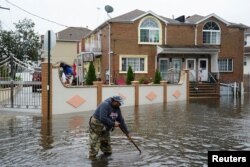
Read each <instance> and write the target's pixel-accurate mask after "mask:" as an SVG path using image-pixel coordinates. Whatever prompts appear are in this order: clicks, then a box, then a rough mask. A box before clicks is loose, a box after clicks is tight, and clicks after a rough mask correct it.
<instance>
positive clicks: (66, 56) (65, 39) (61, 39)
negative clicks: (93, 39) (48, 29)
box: [51, 27, 91, 65]
mask: <svg viewBox="0 0 250 167" xmlns="http://www.w3.org/2000/svg"><path fill="white" fill-rule="evenodd" d="M90 32H91V30H89V29H88V28H83V27H68V28H66V29H64V30H62V31H59V32H57V33H56V45H55V47H54V48H53V50H52V52H51V55H52V56H51V61H52V63H56V62H58V61H64V62H66V63H68V64H69V65H72V64H73V62H74V59H75V58H76V56H77V51H78V49H77V48H76V45H77V44H78V43H79V42H80V41H81V39H82V38H83V37H84V36H85V35H87V34H88V33H90Z"/></svg>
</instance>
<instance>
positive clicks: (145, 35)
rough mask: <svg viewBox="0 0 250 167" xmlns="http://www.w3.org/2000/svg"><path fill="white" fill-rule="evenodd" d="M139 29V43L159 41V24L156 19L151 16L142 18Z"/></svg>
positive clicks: (156, 42)
mask: <svg viewBox="0 0 250 167" xmlns="http://www.w3.org/2000/svg"><path fill="white" fill-rule="evenodd" d="M139 31H140V32H139V35H140V37H139V43H149V44H159V43H160V26H159V24H158V21H157V20H156V19H154V18H152V17H148V18H146V19H144V20H143V21H142V23H141V24H140V27H139Z"/></svg>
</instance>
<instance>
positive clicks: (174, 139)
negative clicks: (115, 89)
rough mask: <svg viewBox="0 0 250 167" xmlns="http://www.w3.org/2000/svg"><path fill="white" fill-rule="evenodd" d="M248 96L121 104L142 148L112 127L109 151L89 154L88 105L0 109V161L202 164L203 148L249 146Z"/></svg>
mask: <svg viewBox="0 0 250 167" xmlns="http://www.w3.org/2000/svg"><path fill="white" fill-rule="evenodd" d="M249 101H250V98H249V97H248V95H245V97H244V99H243V100H241V99H236V100H234V99H233V97H228V96H225V97H221V98H220V99H203V100H202V99H201V100H190V101H189V102H186V101H184V102H174V103H168V104H166V105H163V104H152V105H144V106H139V107H138V108H134V107H123V108H122V113H123V116H124V118H125V120H126V122H127V125H128V128H129V130H130V131H131V132H132V138H133V139H134V142H135V143H136V144H137V145H138V147H139V148H140V149H141V150H142V154H141V155H140V154H139V151H138V150H137V149H136V148H135V146H134V145H133V144H132V143H130V142H129V141H128V140H127V138H126V136H125V135H124V134H123V133H122V132H121V131H120V129H116V130H115V131H114V132H113V133H112V135H111V137H112V139H111V140H112V148H113V154H112V155H111V156H109V157H104V156H102V155H101V152H100V156H98V159H97V160H95V161H90V160H88V158H87V157H88V121H89V117H90V115H91V114H92V113H93V111H88V112H82V113H77V114H64V115H56V116H53V121H52V122H50V123H48V122H45V121H43V120H42V118H41V116H40V114H35V115H34V114H28V113H16V112H15V113H14V112H10V111H8V112H7V111H5V112H4V111H1V110H0V114H1V116H0V166H1V167H4V166H84V167H92V166H93V167H98V166H100V167H103V166H104V167H105V166H109V167H111V166H113V167H122V166H124V167H128V166H129V167H130V166H136V167H137V166H147V167H161V166H185V167H186V166H190V167H193V166H207V154H208V151H218V150H230V151H232V150H236V151H237V150H250V103H249Z"/></svg>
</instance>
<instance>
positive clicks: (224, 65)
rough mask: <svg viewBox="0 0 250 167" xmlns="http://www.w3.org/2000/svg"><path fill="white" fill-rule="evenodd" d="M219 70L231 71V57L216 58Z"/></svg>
mask: <svg viewBox="0 0 250 167" xmlns="http://www.w3.org/2000/svg"><path fill="white" fill-rule="evenodd" d="M218 65H219V71H220V72H233V59H218Z"/></svg>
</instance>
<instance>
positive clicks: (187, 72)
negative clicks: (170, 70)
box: [184, 70, 189, 100]
mask: <svg viewBox="0 0 250 167" xmlns="http://www.w3.org/2000/svg"><path fill="white" fill-rule="evenodd" d="M184 71H185V73H186V77H187V78H186V82H187V87H186V91H187V100H189V70H184Z"/></svg>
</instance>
